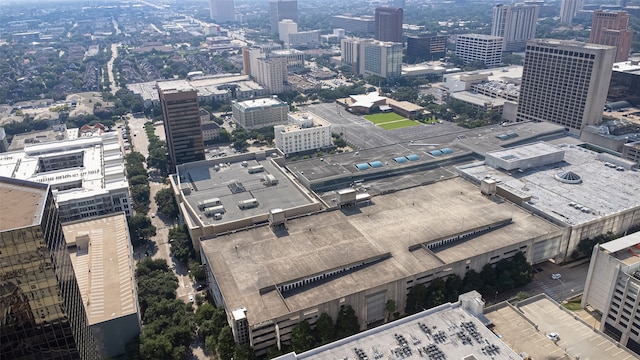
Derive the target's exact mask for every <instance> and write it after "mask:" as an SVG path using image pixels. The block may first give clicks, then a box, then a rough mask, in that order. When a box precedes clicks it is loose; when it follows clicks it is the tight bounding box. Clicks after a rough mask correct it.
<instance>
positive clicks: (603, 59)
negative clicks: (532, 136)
mask: <svg viewBox="0 0 640 360" xmlns="http://www.w3.org/2000/svg"><path fill="white" fill-rule="evenodd" d="M615 53H616V49H615V47H613V46H607V45H596V44H585V43H582V42H577V41H568V40H552V39H544V40H542V39H538V40H531V41H529V42H527V47H526V51H525V56H524V68H523V72H522V85H521V86H520V96H519V98H518V112H517V115H516V120H517V121H548V122H552V123H555V124H559V125H562V126H565V127H566V128H569V129H574V130H581V129H582V128H583V127H584V126H586V125H597V124H599V123H600V121H601V120H602V111H603V109H604V104H605V102H606V99H607V91H608V89H609V81H610V80H611V71H612V68H613V60H614V58H615Z"/></svg>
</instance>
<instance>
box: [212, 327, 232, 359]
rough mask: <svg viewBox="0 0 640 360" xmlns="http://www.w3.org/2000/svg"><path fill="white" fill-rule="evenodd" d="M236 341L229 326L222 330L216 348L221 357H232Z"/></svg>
mask: <svg viewBox="0 0 640 360" xmlns="http://www.w3.org/2000/svg"><path fill="white" fill-rule="evenodd" d="M235 347H236V343H235V341H234V340H233V332H232V331H231V328H230V327H229V326H225V327H224V328H222V330H220V334H219V335H218V343H217V346H216V350H217V352H218V356H219V357H220V359H231V358H232V357H233V352H234V351H235Z"/></svg>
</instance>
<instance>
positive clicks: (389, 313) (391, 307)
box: [384, 299, 397, 321]
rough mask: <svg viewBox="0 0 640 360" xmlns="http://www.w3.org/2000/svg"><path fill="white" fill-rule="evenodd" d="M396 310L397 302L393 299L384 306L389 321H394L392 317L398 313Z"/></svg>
mask: <svg viewBox="0 0 640 360" xmlns="http://www.w3.org/2000/svg"><path fill="white" fill-rule="evenodd" d="M396 309H397V307H396V301H395V300H393V299H389V300H387V302H386V303H385V304H384V310H385V311H386V312H387V319H386V320H387V321H391V320H393V319H392V318H391V316H392V314H393V313H394V312H395V311H396Z"/></svg>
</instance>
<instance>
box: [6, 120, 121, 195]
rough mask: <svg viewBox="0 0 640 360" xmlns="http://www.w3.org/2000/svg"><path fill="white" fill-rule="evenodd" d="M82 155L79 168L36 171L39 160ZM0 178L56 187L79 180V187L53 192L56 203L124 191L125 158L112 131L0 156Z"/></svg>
mask: <svg viewBox="0 0 640 360" xmlns="http://www.w3.org/2000/svg"><path fill="white" fill-rule="evenodd" d="M79 153H82V166H78V167H69V168H64V169H59V170H52V171H46V172H39V169H40V159H41V158H47V157H59V156H64V155H71V154H79ZM105 175H108V180H105ZM0 176H6V177H14V178H18V179H24V180H30V181H35V182H42V183H48V184H51V185H52V186H53V187H55V186H56V185H64V184H67V183H69V182H72V181H81V187H80V188H73V189H70V190H64V191H54V195H55V197H56V201H57V202H58V203H60V202H63V201H65V200H69V199H75V198H79V197H85V196H88V195H91V194H89V193H92V192H103V193H106V192H108V191H109V190H115V189H127V188H128V186H129V183H128V181H127V178H126V176H125V168H124V155H123V153H122V150H121V147H120V143H119V140H118V135H117V133H116V132H115V131H112V132H108V133H104V134H102V135H101V136H92V137H80V138H76V139H69V140H63V141H53V142H47V143H37V144H32V145H27V146H26V147H25V148H24V150H19V151H12V152H6V153H2V155H1V156H0Z"/></svg>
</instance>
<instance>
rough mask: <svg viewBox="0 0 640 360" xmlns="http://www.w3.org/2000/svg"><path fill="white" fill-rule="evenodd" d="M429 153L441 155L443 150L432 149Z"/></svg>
mask: <svg viewBox="0 0 640 360" xmlns="http://www.w3.org/2000/svg"><path fill="white" fill-rule="evenodd" d="M429 154H431V155H433V156H440V155H442V151H440V150H432V151H429ZM407 157H408V156H407Z"/></svg>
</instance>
